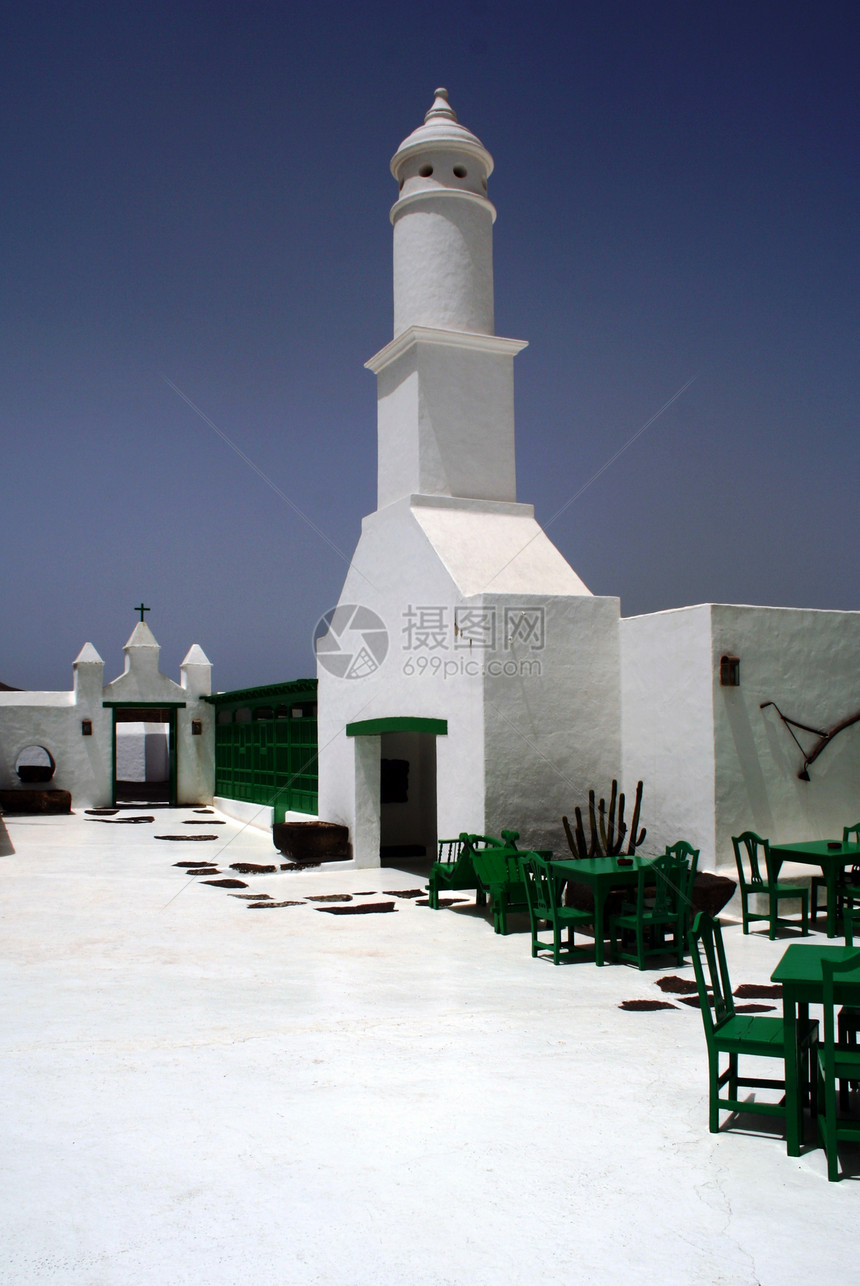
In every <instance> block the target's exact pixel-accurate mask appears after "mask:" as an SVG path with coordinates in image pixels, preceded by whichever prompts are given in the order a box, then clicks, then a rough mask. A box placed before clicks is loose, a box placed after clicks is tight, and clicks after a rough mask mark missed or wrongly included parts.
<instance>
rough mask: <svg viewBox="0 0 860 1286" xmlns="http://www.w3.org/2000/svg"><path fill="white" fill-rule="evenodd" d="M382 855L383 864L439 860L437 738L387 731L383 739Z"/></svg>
mask: <svg viewBox="0 0 860 1286" xmlns="http://www.w3.org/2000/svg"><path fill="white" fill-rule="evenodd" d="M381 742H382V744H381V764H380V781H379V788H380V789H379V799H380V818H379V821H380V833H379V853H380V859H381V861H382V864H383V865H386V864H387V863H392V864H395V865H398V866H402V865H403V859H404V858H408V859H409V860H410V861H419V862H420V861H422V860H423V861H425V862H427V861H432V860H433V859H434V858H435V856H436V735H435V733H430V732H413V731H404V732H385V733H383V734H382V738H381Z"/></svg>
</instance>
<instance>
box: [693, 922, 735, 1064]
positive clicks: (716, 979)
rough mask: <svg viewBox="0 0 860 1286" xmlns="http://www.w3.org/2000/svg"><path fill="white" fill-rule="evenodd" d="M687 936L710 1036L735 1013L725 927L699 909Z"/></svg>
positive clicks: (708, 1036)
mask: <svg viewBox="0 0 860 1286" xmlns="http://www.w3.org/2000/svg"><path fill="white" fill-rule="evenodd" d="M687 940H688V943H689V947H690V954H691V956H692V957H693V971H694V973H695V975H696V986H697V987H698V990H699V1004H700V1006H701V1010H702V1022H703V1023H704V1025H705V1035H706V1037H707V1038H708V1040H710V1039H711V1037H712V1036H713V1035H714V1033H715V1032H716V1031H717V1030H718V1029H719V1028H720V1027H722V1026H723V1024H724V1023H726V1022H728V1020H729V1019H730V1018H733V1017H734V1013H735V1002H734V997H733V996H732V983H731V979H730V978H729V966H728V964H727V962H726V951H725V947H724V946H723V931H722V929H721V927H720V924H719V922H718V921H717V920H713V919H711V917H710V916H709V915H708V914H707V912H705V911H699V913H698V915H697V916H696V918H695V920H694V921H693V927H692V929H691V930H690V932H689V935H688V939H687Z"/></svg>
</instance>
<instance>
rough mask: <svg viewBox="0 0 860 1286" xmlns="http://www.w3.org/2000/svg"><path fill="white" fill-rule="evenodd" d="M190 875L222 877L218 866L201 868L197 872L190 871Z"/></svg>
mask: <svg viewBox="0 0 860 1286" xmlns="http://www.w3.org/2000/svg"><path fill="white" fill-rule="evenodd" d="M188 874H189V875H220V874H221V872H220V871H219V870H218V867H217V866H201V867H199V868H198V869H197V870H196V871H189V872H188Z"/></svg>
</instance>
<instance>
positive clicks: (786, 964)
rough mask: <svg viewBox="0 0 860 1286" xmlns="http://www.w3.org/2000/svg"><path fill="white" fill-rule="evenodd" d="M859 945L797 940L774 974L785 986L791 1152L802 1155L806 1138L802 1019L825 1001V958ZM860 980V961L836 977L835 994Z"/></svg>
mask: <svg viewBox="0 0 860 1286" xmlns="http://www.w3.org/2000/svg"><path fill="white" fill-rule="evenodd" d="M856 951H857V949H856V947H825V946H819V945H818V944H817V943H812V942H794V943H792V945H791V946H790V947H788V948H787V949H786V951H785V954H784V955H783V957H782V959H781V960H780V962H779V964H778V965H777V966H776V968H775V969H774V971H773V973H772V974H771V975H770V980H771V982H778V983H779V984H780V985H781V987H782V1013H783V1020H784V1022H785V1052H786V1058H785V1146H786V1151H787V1152H788V1155H789V1156H792V1157H796V1156H800V1144H801V1140H802V1138H803V1104H802V1103H801V1101H800V1093H799V1089H798V1086H799V1083H800V1058H801V1055H800V1051H799V1049H798V1047H797V1030H798V1023H803V1022H805V1021H806V1019H807V1018H808V1017H809V1006H810V1005H815V1004H818V1005H820V1004H821V1000H822V996H823V991H824V982H823V979H822V976H821V962H822V960H844V959H845V958H846V956H850V955H854V954H856ZM858 982H860V965H858V967H857V968H856V969H852V970H851V971H850V972H849V973H846V974H843V975H841V976H840V977H839V978H838V980H834V983H835V985H834V989H833V994H834V997H835V999H836V1000H837V1001H841V1000H842V994H841V992H842V986H843V984H845V983H854V984H855V985H856V984H857V983H858Z"/></svg>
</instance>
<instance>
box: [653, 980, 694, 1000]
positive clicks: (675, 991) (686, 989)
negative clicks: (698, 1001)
mask: <svg viewBox="0 0 860 1286" xmlns="http://www.w3.org/2000/svg"><path fill="white" fill-rule="evenodd" d="M657 986H658V987H659V988H660V990H661V991H668V992H670V993H671V994H672V995H676V996H691V995H693V994H694V993H695V992H697V991H698V988H697V986H696V983H695V981H694V979H692V978H676V977H675V976H674V975H670V976H669V977H667V978H658V979H657Z"/></svg>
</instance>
